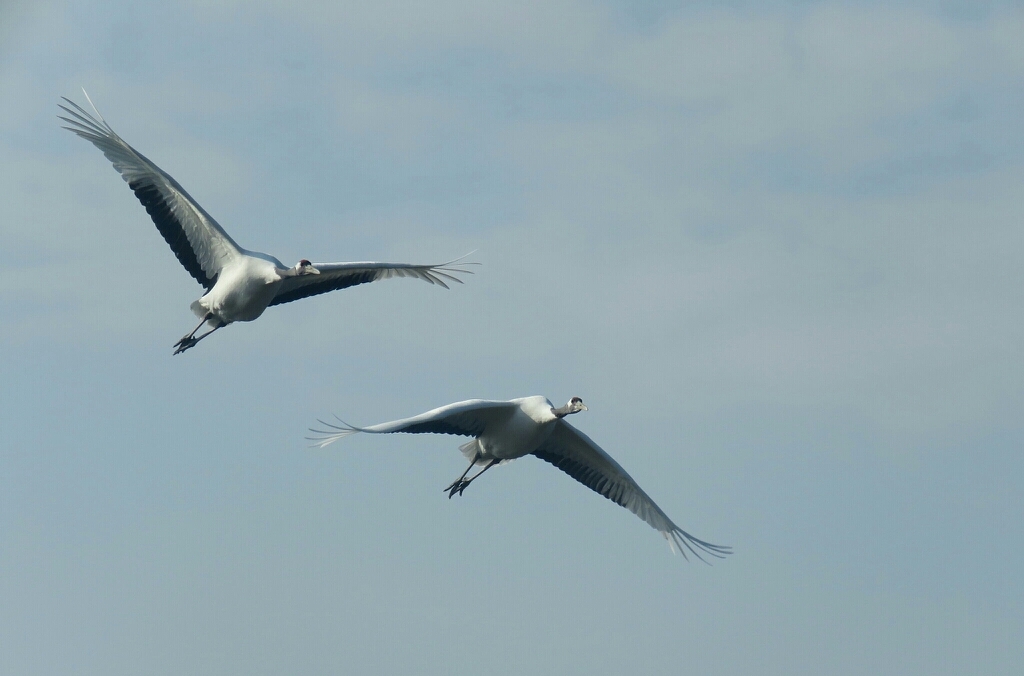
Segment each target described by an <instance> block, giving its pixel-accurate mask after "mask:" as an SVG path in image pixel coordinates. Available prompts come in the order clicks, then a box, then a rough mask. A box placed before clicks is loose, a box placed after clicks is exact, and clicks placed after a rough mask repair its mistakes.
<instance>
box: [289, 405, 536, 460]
mask: <svg viewBox="0 0 1024 676" xmlns="http://www.w3.org/2000/svg"><path fill="white" fill-rule="evenodd" d="M518 408H519V405H518V404H516V403H515V402H511V401H489V400H486V399H470V400H468V401H459V402H456V403H454V404H448V405H447V406H441V407H440V408H435V409H433V410H432V411H427V412H426V413H421V414H419V415H415V416H413V417H411V418H402V419H401V420H392V421H391V422H386V423H381V424H379V425H371V426H370V427H355V426H354V425H349V424H348V423H346V422H344V421H341V420H339V421H338V422H340V423H341V424H340V425H334V424H331V423H327V422H324V421H323V420H318V421H317V422H319V423H320V424H321V425H323V426H324V427H326V428H327V429H311V430H310V431H311V432H313V433H314V434H317V435H320V436H316V437H308V438H309V440H310V441H313V442H314V445H315V446H319V447H320V448H323V447H324V446H327V445H328V444H333V443H334V442H335V441H337V440H339V439H344V438H345V437H347V436H349V435H350V434H355V433H356V432H367V433H369V434H392V433H395V432H404V433H407V434H456V435H460V436H464V437H477V436H480V435H481V434H482V433H483V431H484V429H485V428H486V427H487V425H488V424H489V423H491V422H495V421H499V420H502V419H503V418H507V417H508V416H511V415H512V414H513V413H514V412H515V411H516V409H518Z"/></svg>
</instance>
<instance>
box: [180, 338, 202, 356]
mask: <svg viewBox="0 0 1024 676" xmlns="http://www.w3.org/2000/svg"><path fill="white" fill-rule="evenodd" d="M198 342H199V341H198V340H196V339H195V338H193V337H192V336H185V337H184V338H182V339H181V340H179V341H178V342H177V343H175V344H174V347H175V348H177V349H175V350H174V354H178V353H180V352H184V351H185V350H187V349H189V348H190V347H194V346H195V344H196V343H198Z"/></svg>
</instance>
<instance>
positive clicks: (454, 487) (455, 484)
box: [442, 453, 480, 500]
mask: <svg viewBox="0 0 1024 676" xmlns="http://www.w3.org/2000/svg"><path fill="white" fill-rule="evenodd" d="M479 459H480V454H479V453H477V454H476V455H474V456H473V459H472V460H470V461H469V467H467V468H466V471H465V472H463V473H462V476H460V477H459V478H458V479H456V480H455V481H453V482H451V483H450V484H448V487H447V488H444V489H442V490H443V491H451V493H449V494H448V499H449V500H450V499H451V497H452V494H453V493H455V491H456V490H457V489H458V486H460V485H461V484H462V480H463V479H465V478H466V475H467V474H469V470H471V469H473V465H475V464H476V461H477V460H479Z"/></svg>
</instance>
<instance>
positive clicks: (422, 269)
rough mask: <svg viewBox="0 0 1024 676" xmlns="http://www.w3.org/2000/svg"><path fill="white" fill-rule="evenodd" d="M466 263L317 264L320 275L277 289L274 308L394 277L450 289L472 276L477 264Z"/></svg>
mask: <svg viewBox="0 0 1024 676" xmlns="http://www.w3.org/2000/svg"><path fill="white" fill-rule="evenodd" d="M460 260H462V259H456V260H454V261H449V262H448V263H441V264H439V265H411V264H409V263H313V267H315V268H316V269H317V270H319V271H320V274H319V275H300V276H298V277H287V278H285V279H284V281H282V282H281V284H280V285H279V286H278V287H277V295H275V296H274V299H273V300H272V301H270V304H271V305H280V304H281V303H290V302H292V301H293V300H299V299H300V298H306V297H308V296H316V295H318V294H321V293H327V292H328V291H337V290H338V289H347V288H348V287H350V286H356V285H357V284H366V283H367V282H376V281H378V280H381V279H390V278H391V277H413V278H415V279H422V280H423V281H425V282H430V283H431V284H440V285H441V286H443V287H444V288H446V289H447V288H448V284H447V283H446V282H445V280H447V281H448V282H458V283H459V284H462V280H461V279H459V278H458V277H456V276H455V275H458V274H465V275H471V274H473V273H472V272H471V271H470V270H466V269H465V268H464V267H462V266H465V265H474V263H462V264H461V265H458V263H459V261H460Z"/></svg>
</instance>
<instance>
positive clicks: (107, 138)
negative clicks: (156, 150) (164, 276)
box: [59, 90, 241, 289]
mask: <svg viewBox="0 0 1024 676" xmlns="http://www.w3.org/2000/svg"><path fill="white" fill-rule="evenodd" d="M83 93H85V92H84V90H83ZM85 97H86V99H89V95H88V94H86V95H85ZM62 98H63V97H62ZM64 101H66V102H67V103H68V105H70V106H71V107H70V108H69V107H68V106H64V105H61V106H60V108H61V109H62V110H63V111H64V112H66V113H68V115H70V116H71V117H63V116H59V117H60V119H61V120H63V121H65V122H67V123H68V125H69V126H66V127H64V128H65V129H67V130H69V131H72V132H74V133H75V134H77V135H79V136H81V137H82V138H84V139H85V140H87V141H89V142H91V143H92V144H93V145H95V146H96V147H97V148H99V149H100V150H101V151H103V154H104V155H105V156H106V158H107V159H108V160H110V161H111V163H113V165H114V169H116V170H117V171H118V173H119V174H121V177H122V178H123V179H124V180H125V181H126V182H127V183H128V186H129V187H130V188H131V189H132V190H133V191H134V192H135V194H136V196H137V197H138V198H139V200H140V201H141V202H142V203H143V204H144V205H145V206H146V210H147V211H148V212H149V213H150V216H151V217H152V218H153V222H154V223H155V224H156V226H157V228H158V229H159V230H160V233H161V234H162V235H163V236H164V239H165V240H166V241H167V243H168V244H169V245H170V246H171V249H172V250H173V251H174V253H175V255H176V256H177V257H178V260H179V261H180V262H181V264H182V265H183V266H184V267H185V269H186V270H188V272H189V273H190V274H191V275H192V276H193V277H195V278H196V280H197V281H198V282H199V283H200V284H203V285H204V286H206V287H207V288H208V289H209V288H211V287H212V286H213V283H214V282H215V281H216V278H217V275H218V274H219V273H220V271H221V269H222V268H223V267H224V266H225V265H226V264H228V263H229V262H230V261H231V260H233V259H234V258H235V257H236V256H238V255H239V253H240V251H241V250H240V247H239V246H238V245H237V244H235V242H234V240H232V239H231V237H230V236H228V234H227V233H226V232H224V229H223V228H221V227H220V225H218V224H217V221H215V220H214V219H213V217H212V216H210V215H209V214H208V213H206V211H205V210H204V209H203V208H202V207H201V206H199V204H197V203H196V201H195V200H194V199H192V197H191V196H189V194H188V193H187V192H185V189H184V188H182V187H181V185H179V184H178V182H177V181H175V180H174V179H173V178H171V176H169V175H168V174H167V173H165V172H164V171H163V170H162V169H160V167H158V166H156V165H155V164H153V163H152V162H151V161H150V160H149V159H147V158H146V157H145V156H144V155H143V154H142V153H140V152H138V151H137V150H135V148H132V147H131V146H130V145H128V143H127V142H125V140H124V139H122V138H121V137H120V136H118V135H117V133H116V132H115V131H114V130H113V129H112V128H111V127H110V125H109V124H107V122H106V120H104V119H103V116H102V115H100V114H99V111H97V110H96V106H93V111H95V112H96V117H93V116H92V115H91V114H89V113H88V112H86V110H85V109H84V108H82V107H81V106H79V105H78V104H77V103H75V102H74V101H72V100H71V99H68V98H64ZM89 104H90V105H92V100H91V99H89ZM97 118H98V119H97ZM183 237H184V240H185V241H183V239H182V238H183Z"/></svg>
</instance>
